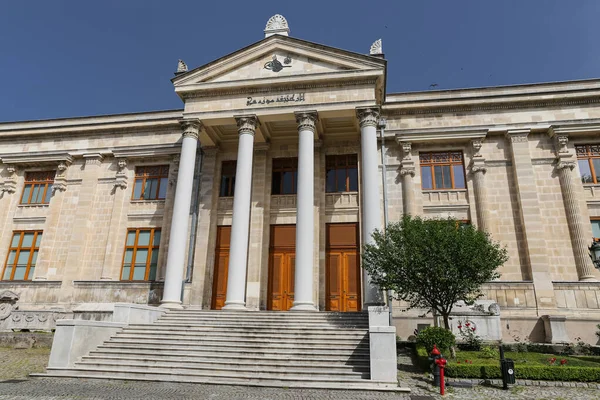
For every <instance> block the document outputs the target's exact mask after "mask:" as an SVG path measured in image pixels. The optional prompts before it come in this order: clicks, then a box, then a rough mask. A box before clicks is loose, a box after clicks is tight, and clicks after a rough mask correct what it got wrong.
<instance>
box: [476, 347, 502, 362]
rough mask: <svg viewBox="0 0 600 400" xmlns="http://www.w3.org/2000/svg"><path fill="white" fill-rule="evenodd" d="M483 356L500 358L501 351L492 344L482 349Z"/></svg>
mask: <svg viewBox="0 0 600 400" xmlns="http://www.w3.org/2000/svg"><path fill="white" fill-rule="evenodd" d="M481 357H482V358H493V359H499V358H500V352H499V351H498V349H496V348H494V347H492V346H484V347H483V348H482V349H481Z"/></svg>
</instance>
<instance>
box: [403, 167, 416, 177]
mask: <svg viewBox="0 0 600 400" xmlns="http://www.w3.org/2000/svg"><path fill="white" fill-rule="evenodd" d="M400 175H401V176H406V175H410V177H411V178H414V177H415V169H414V167H412V168H410V167H409V168H407V167H402V168H400Z"/></svg>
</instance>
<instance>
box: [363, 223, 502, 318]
mask: <svg viewBox="0 0 600 400" xmlns="http://www.w3.org/2000/svg"><path fill="white" fill-rule="evenodd" d="M373 239H374V243H373V244H367V245H365V247H364V249H363V256H362V257H363V266H364V268H365V269H366V270H367V271H368V272H369V275H370V276H371V277H372V280H373V282H374V283H376V284H377V285H379V286H380V287H381V288H382V289H386V290H387V289H391V290H392V291H393V292H394V293H395V296H396V298H397V299H398V300H403V301H406V302H408V303H409V306H410V307H411V308H414V307H417V308H425V309H428V310H433V311H436V312H437V313H439V315H441V316H442V317H443V318H444V325H445V327H446V328H447V329H448V328H449V324H448V316H449V314H450V312H451V311H452V306H453V305H454V304H455V303H456V302H457V301H459V300H463V301H465V302H466V303H467V304H471V303H472V302H473V301H475V300H476V299H477V298H479V297H481V291H480V287H481V285H482V284H484V283H486V282H489V281H491V280H494V279H496V278H498V277H499V276H500V275H499V274H498V273H497V269H498V267H500V266H501V265H502V264H504V263H505V262H506V260H507V259H508V256H507V252H506V249H504V248H502V247H500V244H499V243H497V242H493V241H492V240H491V239H490V237H489V236H488V235H487V234H486V233H483V232H480V231H478V230H476V229H475V228H474V227H473V226H471V225H460V222H459V221H457V220H455V219H452V218H449V219H427V220H425V219H421V218H419V217H412V216H410V215H406V216H404V218H403V219H402V220H401V221H400V222H396V223H391V224H389V225H388V226H387V229H386V231H385V233H384V232H381V231H375V232H374V233H373Z"/></svg>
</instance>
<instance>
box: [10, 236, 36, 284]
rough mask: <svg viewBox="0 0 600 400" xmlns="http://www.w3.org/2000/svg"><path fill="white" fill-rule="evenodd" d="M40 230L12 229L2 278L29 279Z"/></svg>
mask: <svg viewBox="0 0 600 400" xmlns="http://www.w3.org/2000/svg"><path fill="white" fill-rule="evenodd" d="M41 241H42V231H14V232H13V236H12V240H11V242H10V247H9V248H8V255H7V256H6V263H5V264H4V272H3V273H2V280H5V281H30V280H31V278H33V273H34V271H35V263H36V262H37V257H38V252H39V249H40V242H41Z"/></svg>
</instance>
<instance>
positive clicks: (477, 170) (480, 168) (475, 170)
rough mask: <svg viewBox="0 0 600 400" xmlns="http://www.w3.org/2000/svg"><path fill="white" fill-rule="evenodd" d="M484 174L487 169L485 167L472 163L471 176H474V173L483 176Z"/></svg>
mask: <svg viewBox="0 0 600 400" xmlns="http://www.w3.org/2000/svg"><path fill="white" fill-rule="evenodd" d="M486 172H487V167H486V166H485V165H475V164H474V163H471V173H472V174H476V173H482V174H485V173H486Z"/></svg>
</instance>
